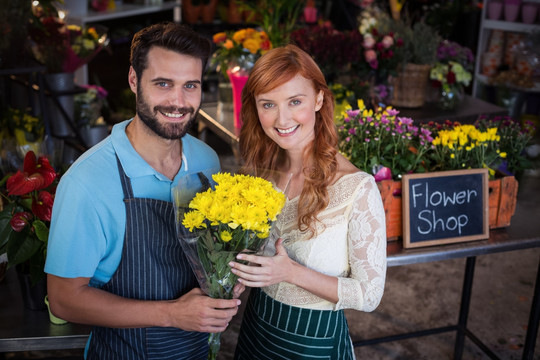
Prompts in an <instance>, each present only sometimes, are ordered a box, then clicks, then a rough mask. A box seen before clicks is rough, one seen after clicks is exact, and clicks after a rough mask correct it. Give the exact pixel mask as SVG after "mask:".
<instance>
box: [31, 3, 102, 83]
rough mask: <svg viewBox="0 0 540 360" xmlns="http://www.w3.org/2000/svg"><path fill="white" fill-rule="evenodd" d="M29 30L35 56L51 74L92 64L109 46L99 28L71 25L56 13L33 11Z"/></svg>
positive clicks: (70, 70) (38, 9) (49, 10)
mask: <svg viewBox="0 0 540 360" xmlns="http://www.w3.org/2000/svg"><path fill="white" fill-rule="evenodd" d="M33 12H34V16H33V19H32V21H31V26H30V29H29V35H30V39H31V41H32V52H33V54H34V56H35V58H36V59H37V60H38V61H40V62H41V63H43V64H44V65H45V66H46V67H47V69H48V71H49V72H50V73H59V72H74V71H75V70H77V69H78V68H79V67H81V66H83V65H84V64H86V63H88V62H89V61H90V60H91V59H92V58H93V57H94V56H95V55H96V54H97V53H98V52H99V51H100V50H101V49H102V48H103V46H105V45H106V44H107V42H108V39H107V35H106V34H105V32H104V31H101V32H98V29H97V27H89V28H82V27H80V26H78V25H67V24H66V23H65V22H64V20H63V19H61V18H60V17H59V16H58V13H57V12H56V11H55V10H54V9H43V8H41V7H39V6H36V7H34V9H33Z"/></svg>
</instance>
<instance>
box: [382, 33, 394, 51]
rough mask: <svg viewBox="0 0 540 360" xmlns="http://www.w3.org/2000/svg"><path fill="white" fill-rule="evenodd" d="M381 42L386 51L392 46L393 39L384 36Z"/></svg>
mask: <svg viewBox="0 0 540 360" xmlns="http://www.w3.org/2000/svg"><path fill="white" fill-rule="evenodd" d="M381 42H382V44H383V47H384V48H385V49H388V48H389V47H390V46H392V45H394V39H393V38H392V37H391V36H389V35H385V36H384V37H383V39H382V41H381Z"/></svg>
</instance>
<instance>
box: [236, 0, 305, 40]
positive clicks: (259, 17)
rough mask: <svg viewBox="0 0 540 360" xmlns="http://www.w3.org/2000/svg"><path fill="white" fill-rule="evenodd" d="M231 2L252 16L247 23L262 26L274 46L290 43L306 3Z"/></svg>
mask: <svg viewBox="0 0 540 360" xmlns="http://www.w3.org/2000/svg"><path fill="white" fill-rule="evenodd" d="M230 1H236V2H237V4H239V9H240V10H242V11H246V12H248V13H251V14H252V15H251V16H250V17H248V19H247V21H248V22H253V23H254V24H256V25H258V26H260V27H261V28H262V29H263V30H264V31H265V32H266V34H268V38H269V39H270V42H271V43H272V44H274V46H282V45H286V44H288V43H289V39H290V35H291V32H292V30H293V29H294V28H295V27H296V26H297V19H298V17H299V15H300V12H301V11H302V10H303V8H304V6H305V1H290V0H265V1H238V0H230Z"/></svg>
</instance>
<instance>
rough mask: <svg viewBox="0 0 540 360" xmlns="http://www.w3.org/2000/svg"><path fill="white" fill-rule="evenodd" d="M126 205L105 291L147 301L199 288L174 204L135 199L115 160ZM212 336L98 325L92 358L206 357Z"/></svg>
mask: <svg viewBox="0 0 540 360" xmlns="http://www.w3.org/2000/svg"><path fill="white" fill-rule="evenodd" d="M117 163H118V171H119V173H120V178H121V181H122V189H123V190H124V203H125V205H126V235H125V237H124V247H123V250H122V259H121V260H120V264H119V266H118V269H117V270H116V272H115V273H114V275H113V276H112V278H111V280H110V281H109V282H108V283H107V284H105V285H104V286H103V289H104V290H106V291H108V292H111V293H113V294H116V295H119V296H122V297H126V298H131V299H144V300H171V299H176V298H178V297H180V296H181V295H183V294H185V293H187V292H188V291H190V290H191V289H193V288H194V287H197V286H198V283H197V279H196V278H195V275H194V274H193V272H192V270H191V268H190V266H189V263H188V260H187V258H186V257H185V255H184V252H183V251H182V248H181V246H180V242H179V241H178V239H177V236H176V224H175V216H174V207H173V204H172V203H170V202H166V201H161V200H155V199H144V198H135V197H134V196H133V189H132V187H131V181H130V179H129V177H128V176H127V175H126V174H125V172H124V169H123V168H122V165H121V164H120V161H119V160H118V158H117ZM207 354H208V334H207V333H199V332H189V331H184V330H181V329H177V328H163V327H151V328H131V329H117V328H104V327H94V329H93V330H92V335H91V338H90V345H89V348H88V354H87V358H88V359H122V360H127V359H134V360H135V359H137V360H138V359H189V360H192V359H206V357H207Z"/></svg>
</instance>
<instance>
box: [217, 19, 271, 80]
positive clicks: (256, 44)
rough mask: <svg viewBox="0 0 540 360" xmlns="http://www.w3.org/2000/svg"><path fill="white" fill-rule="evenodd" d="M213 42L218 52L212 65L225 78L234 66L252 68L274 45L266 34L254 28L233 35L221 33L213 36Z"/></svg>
mask: <svg viewBox="0 0 540 360" xmlns="http://www.w3.org/2000/svg"><path fill="white" fill-rule="evenodd" d="M213 41H214V44H216V46H217V50H216V51H215V53H214V55H213V57H212V63H213V64H214V65H217V66H218V67H219V68H218V69H217V70H218V71H221V72H222V73H223V74H224V75H225V76H226V74H227V69H229V68H230V67H232V66H234V65H239V66H240V67H244V68H246V69H250V68H252V67H253V65H254V64H255V61H257V59H258V58H259V57H260V56H261V55H262V54H264V53H265V52H267V51H268V50H270V49H272V43H271V42H270V40H269V38H268V35H267V34H266V32H264V31H263V30H261V31H258V30H255V29H253V28H246V29H241V30H238V31H235V32H233V33H230V32H229V33H227V32H219V33H217V34H215V35H214V36H213Z"/></svg>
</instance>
